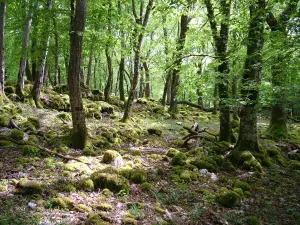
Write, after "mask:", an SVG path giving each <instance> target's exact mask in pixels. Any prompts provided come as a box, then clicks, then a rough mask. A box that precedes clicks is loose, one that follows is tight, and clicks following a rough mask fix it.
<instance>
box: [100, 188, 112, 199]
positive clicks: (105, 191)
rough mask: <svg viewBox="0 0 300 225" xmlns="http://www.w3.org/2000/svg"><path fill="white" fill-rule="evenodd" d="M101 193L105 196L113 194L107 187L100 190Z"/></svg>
mask: <svg viewBox="0 0 300 225" xmlns="http://www.w3.org/2000/svg"><path fill="white" fill-rule="evenodd" d="M102 194H103V195H104V196H106V197H111V196H113V193H112V192H111V191H110V190H109V189H107V188H104V189H103V190H102Z"/></svg>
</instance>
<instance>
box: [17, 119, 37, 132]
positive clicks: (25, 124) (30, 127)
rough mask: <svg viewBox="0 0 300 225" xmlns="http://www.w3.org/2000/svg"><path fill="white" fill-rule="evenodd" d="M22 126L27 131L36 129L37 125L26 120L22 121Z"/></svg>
mask: <svg viewBox="0 0 300 225" xmlns="http://www.w3.org/2000/svg"><path fill="white" fill-rule="evenodd" d="M20 128H21V129H22V130H23V131H25V132H27V131H35V130H36V128H35V126H33V124H32V123H30V122H29V121H25V122H23V123H21V124H20Z"/></svg>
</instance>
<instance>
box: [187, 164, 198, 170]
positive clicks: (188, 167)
mask: <svg viewBox="0 0 300 225" xmlns="http://www.w3.org/2000/svg"><path fill="white" fill-rule="evenodd" d="M184 168H185V169H188V170H194V169H197V166H195V165H192V164H190V163H187V164H186V165H184Z"/></svg>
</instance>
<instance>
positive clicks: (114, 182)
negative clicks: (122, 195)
mask: <svg viewBox="0 0 300 225" xmlns="http://www.w3.org/2000/svg"><path fill="white" fill-rule="evenodd" d="M91 179H92V180H93V182H94V185H95V188H107V189H109V190H110V191H112V192H114V193H118V192H119V191H121V190H124V191H125V192H126V193H128V192H129V187H130V186H129V181H128V180H127V179H126V178H125V177H123V176H122V175H119V174H113V173H103V172H102V171H99V172H95V173H93V174H92V175H91Z"/></svg>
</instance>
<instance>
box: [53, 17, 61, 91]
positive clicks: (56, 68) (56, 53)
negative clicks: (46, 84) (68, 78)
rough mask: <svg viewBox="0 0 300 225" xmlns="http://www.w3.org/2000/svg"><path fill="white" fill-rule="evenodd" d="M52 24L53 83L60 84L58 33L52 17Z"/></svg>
mask: <svg viewBox="0 0 300 225" xmlns="http://www.w3.org/2000/svg"><path fill="white" fill-rule="evenodd" d="M53 24H54V40H55V48H54V85H59V84H60V79H59V62H58V59H59V35H58V28H57V23H56V18H55V17H53Z"/></svg>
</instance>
